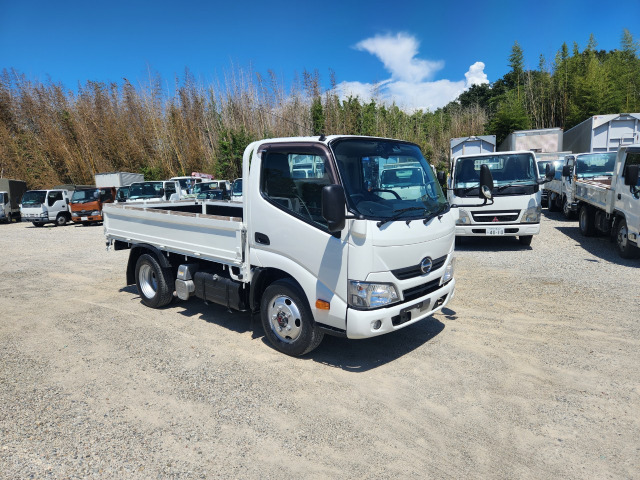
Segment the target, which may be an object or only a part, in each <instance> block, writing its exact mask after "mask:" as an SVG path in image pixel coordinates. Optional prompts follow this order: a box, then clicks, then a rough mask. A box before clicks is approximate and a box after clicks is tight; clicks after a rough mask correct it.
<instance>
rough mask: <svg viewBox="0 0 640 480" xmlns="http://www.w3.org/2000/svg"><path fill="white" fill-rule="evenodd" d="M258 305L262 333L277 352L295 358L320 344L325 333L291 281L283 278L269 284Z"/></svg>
mask: <svg viewBox="0 0 640 480" xmlns="http://www.w3.org/2000/svg"><path fill="white" fill-rule="evenodd" d="M260 303H261V305H260V317H261V319H262V327H263V328H264V333H265V335H266V337H267V339H268V340H269V342H270V343H271V345H273V347H274V348H275V349H276V350H278V351H280V352H282V353H285V354H287V355H291V356H293V357H298V356H301V355H304V354H305V353H308V352H310V351H311V350H313V349H314V348H316V347H317V346H318V345H320V342H321V341H322V337H324V333H323V332H322V331H320V329H319V328H318V326H317V325H316V322H315V321H314V320H313V315H312V313H311V309H310V308H309V304H308V303H307V300H306V298H305V295H304V293H303V292H302V290H301V289H300V287H298V285H297V284H296V283H295V282H294V281H293V280H290V279H282V280H278V281H276V282H274V283H272V284H271V285H269V286H268V287H267V288H266V290H265V291H264V293H263V295H262V301H261V302H260Z"/></svg>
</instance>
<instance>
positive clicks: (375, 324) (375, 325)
mask: <svg viewBox="0 0 640 480" xmlns="http://www.w3.org/2000/svg"><path fill="white" fill-rule="evenodd" d="M371 326H372V327H373V329H374V330H379V329H380V327H381V326H382V320H376V321H375V322H373V323H372V324H371Z"/></svg>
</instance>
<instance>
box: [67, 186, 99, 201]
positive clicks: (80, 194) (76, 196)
mask: <svg viewBox="0 0 640 480" xmlns="http://www.w3.org/2000/svg"><path fill="white" fill-rule="evenodd" d="M99 198H100V190H98V189H95V188H92V189H91V190H76V191H74V192H73V196H72V197H71V203H87V202H94V201H96V200H98V199H99Z"/></svg>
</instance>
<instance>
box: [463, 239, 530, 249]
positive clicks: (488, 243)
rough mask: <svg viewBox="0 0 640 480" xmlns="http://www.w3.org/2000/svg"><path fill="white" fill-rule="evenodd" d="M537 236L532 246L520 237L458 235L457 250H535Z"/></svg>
mask: <svg viewBox="0 0 640 480" xmlns="http://www.w3.org/2000/svg"><path fill="white" fill-rule="evenodd" d="M535 242H536V237H535V236H534V237H533V244H532V246H525V245H522V244H521V243H520V242H519V241H518V237H465V238H462V237H456V250H460V251H464V252H517V251H526V250H533V248H534V247H535Z"/></svg>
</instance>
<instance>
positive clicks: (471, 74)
mask: <svg viewBox="0 0 640 480" xmlns="http://www.w3.org/2000/svg"><path fill="white" fill-rule="evenodd" d="M464 76H465V78H466V79H467V88H471V86H472V85H480V84H481V83H489V80H488V79H487V74H486V73H484V63H483V62H476V63H474V64H473V65H471V66H470V67H469V71H468V72H467V73H465V74H464Z"/></svg>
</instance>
